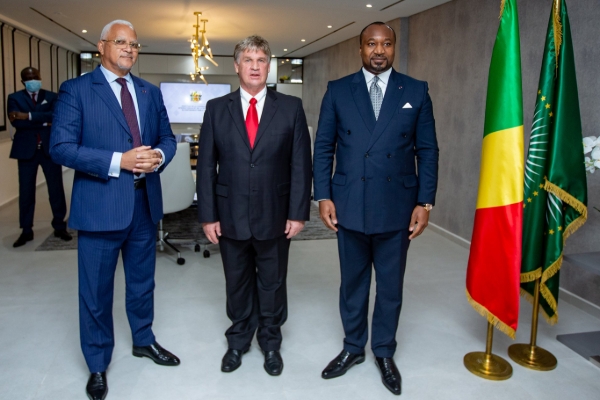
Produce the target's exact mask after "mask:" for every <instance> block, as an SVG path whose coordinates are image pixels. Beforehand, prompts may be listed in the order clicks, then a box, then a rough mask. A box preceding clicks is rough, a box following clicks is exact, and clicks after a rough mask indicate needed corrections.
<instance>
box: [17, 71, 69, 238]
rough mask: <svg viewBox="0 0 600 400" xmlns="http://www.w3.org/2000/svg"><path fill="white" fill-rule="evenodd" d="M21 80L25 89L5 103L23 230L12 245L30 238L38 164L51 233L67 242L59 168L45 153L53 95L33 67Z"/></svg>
mask: <svg viewBox="0 0 600 400" xmlns="http://www.w3.org/2000/svg"><path fill="white" fill-rule="evenodd" d="M21 82H22V83H23V85H25V89H24V90H20V91H18V92H15V93H13V94H10V95H9V96H8V101H7V106H6V108H7V113H8V119H9V120H10V122H11V124H12V126H13V127H15V129H16V133H15V136H14V139H13V145H12V149H11V151H10V158H15V159H17V160H18V169H19V224H20V226H21V229H22V230H23V231H22V233H21V235H20V236H19V238H18V239H17V241H16V242H15V243H13V247H20V246H23V245H24V244H25V243H27V242H29V241H31V240H33V214H34V211H35V191H36V179H37V171H38V167H39V166H40V165H41V166H42V171H44V176H45V177H46V183H47V185H48V195H49V197H50V207H51V208H52V216H53V218H52V227H53V228H54V236H56V237H59V238H61V239H62V240H65V241H68V240H71V239H72V237H71V235H70V234H69V233H68V232H67V224H66V222H65V215H66V214H67V203H66V201H65V191H64V188H63V181H62V168H61V166H60V165H58V164H55V163H54V162H53V161H52V159H51V158H50V155H49V153H48V150H49V149H50V146H49V142H50V125H51V123H52V112H53V110H54V104H55V102H56V99H57V95H56V93H54V92H50V91H48V90H44V89H42V88H41V87H42V80H41V78H40V72H39V71H38V70H37V69H35V68H31V67H27V68H25V69H23V70H22V71H21Z"/></svg>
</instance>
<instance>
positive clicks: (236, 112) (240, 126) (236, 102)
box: [229, 89, 250, 150]
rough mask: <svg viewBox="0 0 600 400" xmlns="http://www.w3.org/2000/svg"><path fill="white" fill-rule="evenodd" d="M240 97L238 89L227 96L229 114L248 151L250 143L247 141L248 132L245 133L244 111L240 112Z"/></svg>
mask: <svg viewBox="0 0 600 400" xmlns="http://www.w3.org/2000/svg"><path fill="white" fill-rule="evenodd" d="M240 96H241V95H240V90H239V89H238V90H236V91H235V92H233V93H231V94H230V95H229V113H230V114H231V119H232V120H233V123H234V125H235V126H236V128H237V131H238V133H239V134H240V136H241V137H242V140H243V141H244V143H245V144H246V146H247V147H248V150H250V141H249V140H248V132H246V121H244V111H243V110H242V99H241V97H240Z"/></svg>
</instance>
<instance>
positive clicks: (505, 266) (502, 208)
mask: <svg viewBox="0 0 600 400" xmlns="http://www.w3.org/2000/svg"><path fill="white" fill-rule="evenodd" d="M523 159H524V157H523V94H522V83H521V46H520V43H519V17H518V14H517V3H516V0H502V3H501V13H500V27H499V28H498V34H497V36H496V43H495V44H494V50H493V53H492V61H491V64H490V72H489V77H488V91H487V100H486V107H485V127H484V133H483V149H482V155H481V172H480V178H479V194H478V196H477V210H476V211H475V224H474V226H473V238H472V240H471V253H470V256H469V265H468V268H467V299H468V300H469V302H470V303H471V305H472V306H473V308H475V310H477V311H478V312H479V313H480V314H481V315H483V316H484V317H486V318H487V320H488V322H490V323H491V324H493V325H494V326H495V327H496V328H498V329H500V331H502V332H504V333H506V334H507V335H509V336H510V337H512V338H514V336H515V331H516V329H517V323H518V319H519V282H520V280H519V270H520V265H521V233H522V217H523V164H524V162H523Z"/></svg>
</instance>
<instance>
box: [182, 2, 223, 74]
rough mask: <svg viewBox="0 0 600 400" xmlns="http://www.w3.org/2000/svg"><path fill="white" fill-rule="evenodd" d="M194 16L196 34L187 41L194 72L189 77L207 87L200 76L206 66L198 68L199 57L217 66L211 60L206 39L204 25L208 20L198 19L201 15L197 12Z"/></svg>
mask: <svg viewBox="0 0 600 400" xmlns="http://www.w3.org/2000/svg"><path fill="white" fill-rule="evenodd" d="M194 15H195V16H196V25H194V28H195V29H196V32H195V34H193V35H192V38H191V39H190V40H188V41H189V42H190V47H191V49H192V57H193V58H194V72H190V77H191V78H192V80H193V81H195V80H196V78H198V79H201V80H202V81H203V82H204V83H206V84H207V85H208V82H206V78H204V75H203V74H202V71H206V70H207V69H208V66H204V67H200V66H199V65H198V60H199V59H200V58H201V57H204V58H206V59H207V60H208V61H210V62H211V63H213V64H214V65H215V66H216V67H218V66H219V64H217V63H216V62H215V60H213V55H212V50H211V49H210V45H209V44H208V39H207V38H206V23H207V22H208V20H207V19H200V16H201V15H202V13H201V12H199V11H196V12H195V13H194ZM200 22H202V29H200Z"/></svg>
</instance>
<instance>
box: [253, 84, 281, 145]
mask: <svg viewBox="0 0 600 400" xmlns="http://www.w3.org/2000/svg"><path fill="white" fill-rule="evenodd" d="M277 107H278V104H277V94H275V92H273V91H272V90H269V89H267V94H266V97H265V105H264V107H263V111H262V114H261V116H260V123H259V124H258V132H256V139H254V148H256V146H257V145H258V141H259V140H260V138H261V137H262V136H263V135H264V134H265V131H266V130H267V128H268V127H269V124H270V123H271V120H272V119H273V116H274V115H275V112H276V111H277Z"/></svg>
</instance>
